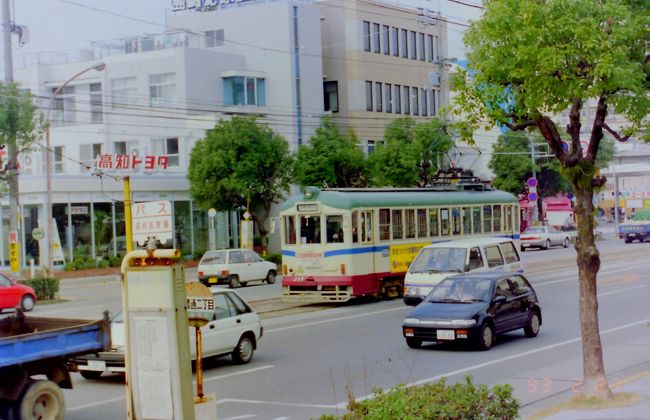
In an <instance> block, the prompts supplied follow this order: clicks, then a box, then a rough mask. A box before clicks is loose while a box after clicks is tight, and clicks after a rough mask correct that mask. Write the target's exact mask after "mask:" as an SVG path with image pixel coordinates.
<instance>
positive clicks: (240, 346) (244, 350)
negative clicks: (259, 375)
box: [232, 335, 255, 365]
mask: <svg viewBox="0 0 650 420" xmlns="http://www.w3.org/2000/svg"><path fill="white" fill-rule="evenodd" d="M254 351H255V345H254V344H253V340H252V339H251V338H250V336H248V335H243V336H242V337H241V338H240V339H239V343H237V347H235V350H233V351H232V360H233V361H234V362H235V363H237V364H240V365H243V364H246V363H248V362H250V361H251V359H252V358H253V352H254Z"/></svg>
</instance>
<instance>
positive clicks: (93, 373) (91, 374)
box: [79, 370, 102, 380]
mask: <svg viewBox="0 0 650 420" xmlns="http://www.w3.org/2000/svg"><path fill="white" fill-rule="evenodd" d="M79 375H81V377H82V378H84V379H89V380H93V379H99V377H100V376H102V371H101V370H80V371H79Z"/></svg>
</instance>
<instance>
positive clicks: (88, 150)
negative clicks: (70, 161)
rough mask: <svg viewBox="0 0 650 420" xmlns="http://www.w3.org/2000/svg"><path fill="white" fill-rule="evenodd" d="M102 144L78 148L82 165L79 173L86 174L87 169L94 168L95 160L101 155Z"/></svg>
mask: <svg viewBox="0 0 650 420" xmlns="http://www.w3.org/2000/svg"><path fill="white" fill-rule="evenodd" d="M102 146H103V143H94V144H82V145H81V146H79V160H80V161H81V163H82V166H81V173H84V172H86V170H87V168H92V167H94V166H95V159H97V156H99V155H101V154H102Z"/></svg>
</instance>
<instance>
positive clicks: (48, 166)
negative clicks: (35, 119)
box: [45, 62, 106, 273]
mask: <svg viewBox="0 0 650 420" xmlns="http://www.w3.org/2000/svg"><path fill="white" fill-rule="evenodd" d="M105 68H106V64H105V63H102V62H100V63H97V64H94V65H92V66H90V67H88V68H85V69H83V70H81V71H80V72H79V73H77V74H75V75H74V76H72V77H71V78H69V79H68V80H66V81H65V82H64V83H62V84H61V85H60V86H59V87H58V88H56V90H55V91H54V92H52V96H50V102H49V104H48V107H47V113H46V114H45V121H46V124H47V129H46V131H45V133H46V146H45V149H46V150H45V174H46V179H47V204H46V206H47V221H46V226H47V267H48V273H52V272H53V270H54V252H53V250H52V237H53V236H54V235H53V234H52V231H53V227H54V226H53V225H52V154H53V153H54V150H53V149H52V146H51V145H50V125H51V124H50V113H51V112H52V105H53V104H54V98H55V97H56V95H58V94H59V92H61V91H62V90H63V88H65V87H66V86H67V85H68V84H69V83H70V82H72V81H73V80H74V79H76V78H77V77H79V76H81V75H82V74H84V73H86V72H89V71H90V70H97V71H102V70H104V69H105Z"/></svg>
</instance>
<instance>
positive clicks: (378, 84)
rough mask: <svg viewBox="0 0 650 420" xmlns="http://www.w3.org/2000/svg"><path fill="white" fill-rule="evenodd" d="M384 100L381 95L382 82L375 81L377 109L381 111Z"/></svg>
mask: <svg viewBox="0 0 650 420" xmlns="http://www.w3.org/2000/svg"><path fill="white" fill-rule="evenodd" d="M383 103H384V101H383V100H382V95H381V82H375V111H377V112H381V111H382V106H383Z"/></svg>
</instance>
